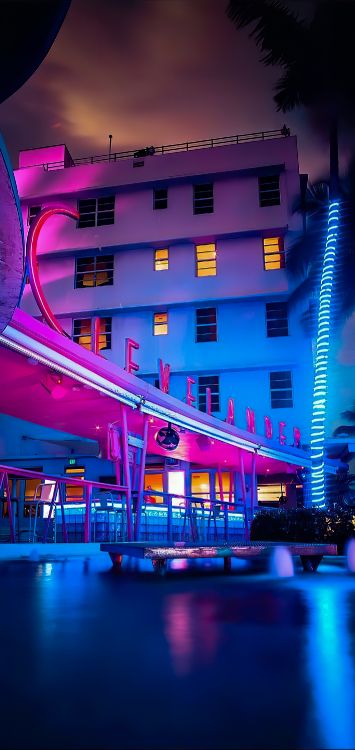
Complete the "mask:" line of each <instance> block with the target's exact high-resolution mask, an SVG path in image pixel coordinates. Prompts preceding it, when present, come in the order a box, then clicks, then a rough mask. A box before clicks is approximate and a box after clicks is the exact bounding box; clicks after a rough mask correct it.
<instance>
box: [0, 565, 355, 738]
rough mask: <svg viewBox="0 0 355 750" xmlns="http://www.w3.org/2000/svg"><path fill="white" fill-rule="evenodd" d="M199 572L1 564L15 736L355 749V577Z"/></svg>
mask: <svg viewBox="0 0 355 750" xmlns="http://www.w3.org/2000/svg"><path fill="white" fill-rule="evenodd" d="M185 566H186V562H185V561H175V563H174V565H173V569H172V570H171V571H170V572H169V573H168V574H167V575H166V577H165V578H163V579H161V578H157V577H155V576H152V574H151V566H150V565H149V563H148V562H144V561H129V560H128V561H127V562H126V564H125V568H124V570H123V571H122V573H115V572H114V570H113V569H112V568H111V565H110V561H109V558H108V556H107V555H105V554H101V555H92V556H91V557H89V558H84V557H83V558H77V559H64V558H63V559H62V560H59V561H53V562H49V561H45V562H29V561H11V562H10V561H8V562H2V563H0V581H1V592H2V608H1V609H2V618H1V635H2V638H1V662H0V664H1V674H2V680H1V682H2V691H1V725H0V732H1V741H0V744H1V746H3V747H6V748H26V749H27V748H33V749H34V748H36V749H42V748H49V749H50V750H52V749H54V748H83V749H84V748H85V749H86V748H88V749H90V750H91V748H92V749H93V750H96V748H104V749H106V748H110V749H111V748H141V747H142V748H143V747H144V748H164V747H167V748H194V749H195V748H236V747H237V748H270V749H271V748H275V749H277V748H300V749H301V750H303V749H306V748H309V749H310V750H311V749H312V750H313V749H315V748H332V749H333V748H354V747H355V719H354V717H355V688H354V684H355V682H354V671H355V586H354V578H353V577H351V576H350V575H348V574H347V573H346V572H344V570H343V569H342V568H341V567H340V566H339V564H337V562H336V561H334V562H332V564H327V563H326V564H323V566H322V568H321V572H319V573H318V574H316V575H311V576H308V575H306V574H303V573H299V574H297V575H296V576H294V577H293V578H288V579H282V580H281V579H279V580H278V579H275V578H273V577H272V576H271V575H268V574H262V575H261V574H259V575H257V574H254V573H253V574H250V573H249V572H248V571H247V569H246V567H245V565H244V563H243V562H239V561H233V574H232V575H230V576H225V575H224V574H223V569H222V565H221V561H217V562H208V563H206V562H203V561H202V562H200V561H199V562H193V563H189V564H188V569H186V567H185ZM181 568H184V569H181ZM206 572H209V575H206Z"/></svg>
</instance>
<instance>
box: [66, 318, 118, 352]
mask: <svg viewBox="0 0 355 750" xmlns="http://www.w3.org/2000/svg"><path fill="white" fill-rule="evenodd" d="M73 341H75V342H76V343H77V344H80V346H83V347H84V349H88V350H89V351H91V350H92V348H93V347H92V344H93V325H92V319H91V318H79V319H77V320H73ZM111 341H112V318H99V351H101V350H102V349H111Z"/></svg>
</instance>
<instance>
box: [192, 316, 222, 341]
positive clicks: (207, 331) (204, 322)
mask: <svg viewBox="0 0 355 750" xmlns="http://www.w3.org/2000/svg"><path fill="white" fill-rule="evenodd" d="M202 341H217V315H216V308H215V307H204V308H201V310H196V342H197V343H198V344H199V343H202Z"/></svg>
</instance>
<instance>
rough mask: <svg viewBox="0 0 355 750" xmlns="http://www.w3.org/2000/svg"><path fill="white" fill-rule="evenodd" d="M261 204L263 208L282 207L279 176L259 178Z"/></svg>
mask: <svg viewBox="0 0 355 750" xmlns="http://www.w3.org/2000/svg"><path fill="white" fill-rule="evenodd" d="M259 203H260V206H261V207H263V206H278V205H280V177H279V175H272V176H267V177H259Z"/></svg>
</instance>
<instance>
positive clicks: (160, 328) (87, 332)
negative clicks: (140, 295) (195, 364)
mask: <svg viewBox="0 0 355 750" xmlns="http://www.w3.org/2000/svg"><path fill="white" fill-rule="evenodd" d="M265 307H266V334H267V336H268V337H269V338H274V337H278V336H288V310H287V302H268V303H267V304H266V306H265ZM195 314H196V318H195V340H196V343H198V344H201V343H204V342H208V341H217V310H216V308H215V307H202V308H200V309H198V310H195ZM168 332H169V319H168V312H155V313H153V334H154V336H166V335H167V334H168ZM93 335H94V332H93V319H92V318H79V319H76V320H73V340H74V341H76V343H77V344H81V346H83V347H85V349H89V350H91V349H92V341H93ZM111 344H112V318H100V319H99V350H101V349H111Z"/></svg>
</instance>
